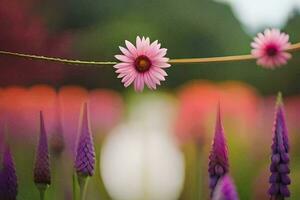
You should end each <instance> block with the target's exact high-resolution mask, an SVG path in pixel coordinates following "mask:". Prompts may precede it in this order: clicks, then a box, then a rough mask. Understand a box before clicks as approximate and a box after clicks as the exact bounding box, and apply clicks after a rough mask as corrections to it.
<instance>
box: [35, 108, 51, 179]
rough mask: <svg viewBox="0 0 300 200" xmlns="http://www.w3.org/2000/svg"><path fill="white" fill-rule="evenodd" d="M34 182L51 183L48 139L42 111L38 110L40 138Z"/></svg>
mask: <svg viewBox="0 0 300 200" xmlns="http://www.w3.org/2000/svg"><path fill="white" fill-rule="evenodd" d="M34 182H35V184H37V185H50V183H51V175H50V161H49V150H48V141H47V135H46V130H45V124H44V118H43V113H42V111H41V112H40V138H39V143H38V147H37V151H36V160H35V165H34Z"/></svg>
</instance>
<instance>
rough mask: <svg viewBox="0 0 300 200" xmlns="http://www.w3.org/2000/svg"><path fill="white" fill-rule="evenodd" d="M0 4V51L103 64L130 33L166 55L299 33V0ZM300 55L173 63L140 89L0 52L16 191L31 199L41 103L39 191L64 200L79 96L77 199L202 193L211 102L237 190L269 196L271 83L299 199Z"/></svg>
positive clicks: (109, 74) (4, 120) (243, 49)
mask: <svg viewBox="0 0 300 200" xmlns="http://www.w3.org/2000/svg"><path fill="white" fill-rule="evenodd" d="M0 5H3V6H0V49H1V50H7V51H15V52H23V53H31V54H38V55H45V56H56V57H64V58H70V59H72V58H74V59H85V60H97V61H113V60H114V57H113V56H114V55H115V54H117V53H118V52H119V50H118V46H120V45H124V40H125V39H127V40H130V41H134V40H135V37H136V36H137V35H140V36H149V37H150V38H151V39H152V40H155V39H158V40H159V41H160V42H161V43H162V46H163V47H166V48H168V54H167V56H168V57H170V58H190V57H210V56H221V55H235V54H248V53H249V52H250V42H251V40H252V38H253V36H254V35H256V33H257V32H259V31H262V30H263V29H265V28H266V27H277V28H280V29H282V30H283V31H285V32H287V33H289V35H290V39H291V42H292V43H295V42H299V41H300V28H299V27H300V1H299V0H286V1H281V0H264V1H260V0H252V1H248V0H218V1H213V0H186V1H173V0H163V1H162V0H152V1H143V0H126V1H124V0H114V1H112V0H85V1H81V0H65V1H58V0H51V1H50V0H0ZM4 5H5V6H4ZM299 55H300V53H295V54H294V55H293V59H291V60H290V62H289V64H288V65H287V66H284V67H282V68H280V69H277V70H266V69H263V68H260V67H257V66H256V64H255V62H254V61H250V62H249V61H245V62H235V63H220V64H189V65H186V66H184V65H181V64H176V65H174V66H172V67H171V68H169V69H168V70H167V72H168V74H169V76H168V78H167V81H166V82H163V84H162V86H161V87H159V89H158V91H154V92H149V91H147V90H146V91H145V92H144V93H141V94H135V93H134V91H133V90H132V89H131V88H129V89H124V87H123V85H122V84H121V82H120V80H118V79H117V78H116V74H115V72H114V70H113V68H112V67H108V66H104V67H88V66H69V65H60V64H53V63H46V62H43V61H30V60H23V59H19V58H11V57H4V56H1V57H0V111H1V112H0V120H1V121H0V125H1V126H2V127H3V128H2V134H3V135H6V140H7V141H8V143H10V144H11V146H12V151H13V154H14V156H15V161H16V167H17V173H18V177H19V195H18V199H20V200H27V199H33V200H34V199H38V192H37V190H36V188H35V187H34V184H33V181H32V180H33V177H32V166H33V162H34V155H35V146H36V143H37V138H38V137H37V136H38V128H39V124H38V111H39V110H43V111H44V113H45V120H46V129H47V132H48V135H49V142H50V144H51V145H50V147H51V163H52V172H53V181H52V182H53V184H52V186H51V187H50V188H49V192H48V199H72V195H71V193H72V190H71V188H72V187H71V184H72V180H71V177H72V170H70V169H72V166H73V157H74V149H75V147H76V138H77V134H78V131H77V129H78V122H79V116H80V110H81V105H82V103H83V102H86V101H87V102H89V109H90V117H91V127H92V131H93V134H94V138H95V145H96V150H97V160H98V162H97V170H96V171H97V172H96V175H95V176H94V177H93V178H92V179H91V182H90V184H89V193H88V197H87V199H91V200H93V199H107V200H109V199H116V200H127V199H128V200H141V199H142V200H160V199H162V200H173V199H181V200H196V199H197V200H199V199H208V196H209V195H208V194H209V191H208V189H207V188H208V187H207V182H208V177H207V176H208V175H207V173H206V172H207V162H208V161H207V159H208V154H209V151H210V145H211V140H212V137H213V132H214V123H215V115H216V110H217V103H218V102H219V101H220V103H221V108H222V114H223V121H224V128H225V134H226V137H227V142H228V145H229V160H230V165H231V168H230V173H231V174H232V176H233V178H234V180H235V183H236V185H237V189H238V192H239V195H240V198H241V199H267V196H266V191H267V188H268V176H269V172H268V168H269V167H268V165H269V154H270V145H271V140H272V124H273V112H274V105H275V99H274V95H276V93H277V92H278V91H282V93H283V94H284V97H285V105H286V112H287V119H288V122H287V123H288V126H289V129H290V138H291V139H290V140H291V145H292V156H291V157H292V167H291V169H292V174H291V177H292V180H293V184H292V186H291V191H292V195H293V196H292V198H291V199H299V198H300V191H299V190H298V191H297V190H296V186H297V184H300V182H299V180H300V159H299V156H297V155H299V152H300V149H299V147H298V143H299V142H298V141H300V138H299V134H298V133H299V129H300V127H299V123H298V119H299V115H300V113H299V109H300V96H299V94H300V84H299V77H300V76H299V75H300V70H299V65H300V56H299ZM4 127H6V128H4ZM3 140H4V139H3V137H1V139H0V141H1V142H0V145H1V144H3Z"/></svg>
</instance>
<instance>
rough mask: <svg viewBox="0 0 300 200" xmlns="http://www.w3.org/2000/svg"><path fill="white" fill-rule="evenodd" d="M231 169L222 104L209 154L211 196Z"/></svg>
mask: <svg viewBox="0 0 300 200" xmlns="http://www.w3.org/2000/svg"><path fill="white" fill-rule="evenodd" d="M228 170H229V164H228V152H227V145H226V140H225V137H224V130H223V126H222V120H221V114H220V106H219V108H218V113H217V120H216V126H215V135H214V140H213V144H212V150H211V152H210V155H209V164H208V172H209V177H210V184H209V187H210V189H211V196H212V194H213V192H214V189H215V187H216V185H217V183H218V180H219V179H220V178H221V177H222V176H224V175H225V174H226V173H227V172H228Z"/></svg>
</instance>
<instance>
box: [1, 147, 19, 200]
mask: <svg viewBox="0 0 300 200" xmlns="http://www.w3.org/2000/svg"><path fill="white" fill-rule="evenodd" d="M2 162H3V168H2V171H1V172H0V197H1V200H16V199H17V194H18V180H17V175H16V168H15V163H14V160H13V156H12V154H11V152H10V149H9V147H8V146H7V147H6V149H5V151H4V155H3V161H2Z"/></svg>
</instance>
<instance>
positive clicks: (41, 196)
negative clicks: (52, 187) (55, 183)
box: [40, 190, 45, 200]
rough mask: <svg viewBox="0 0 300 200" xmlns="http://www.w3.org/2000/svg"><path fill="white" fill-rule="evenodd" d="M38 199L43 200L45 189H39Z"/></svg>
mask: <svg viewBox="0 0 300 200" xmlns="http://www.w3.org/2000/svg"><path fill="white" fill-rule="evenodd" d="M40 200H45V190H40Z"/></svg>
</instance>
